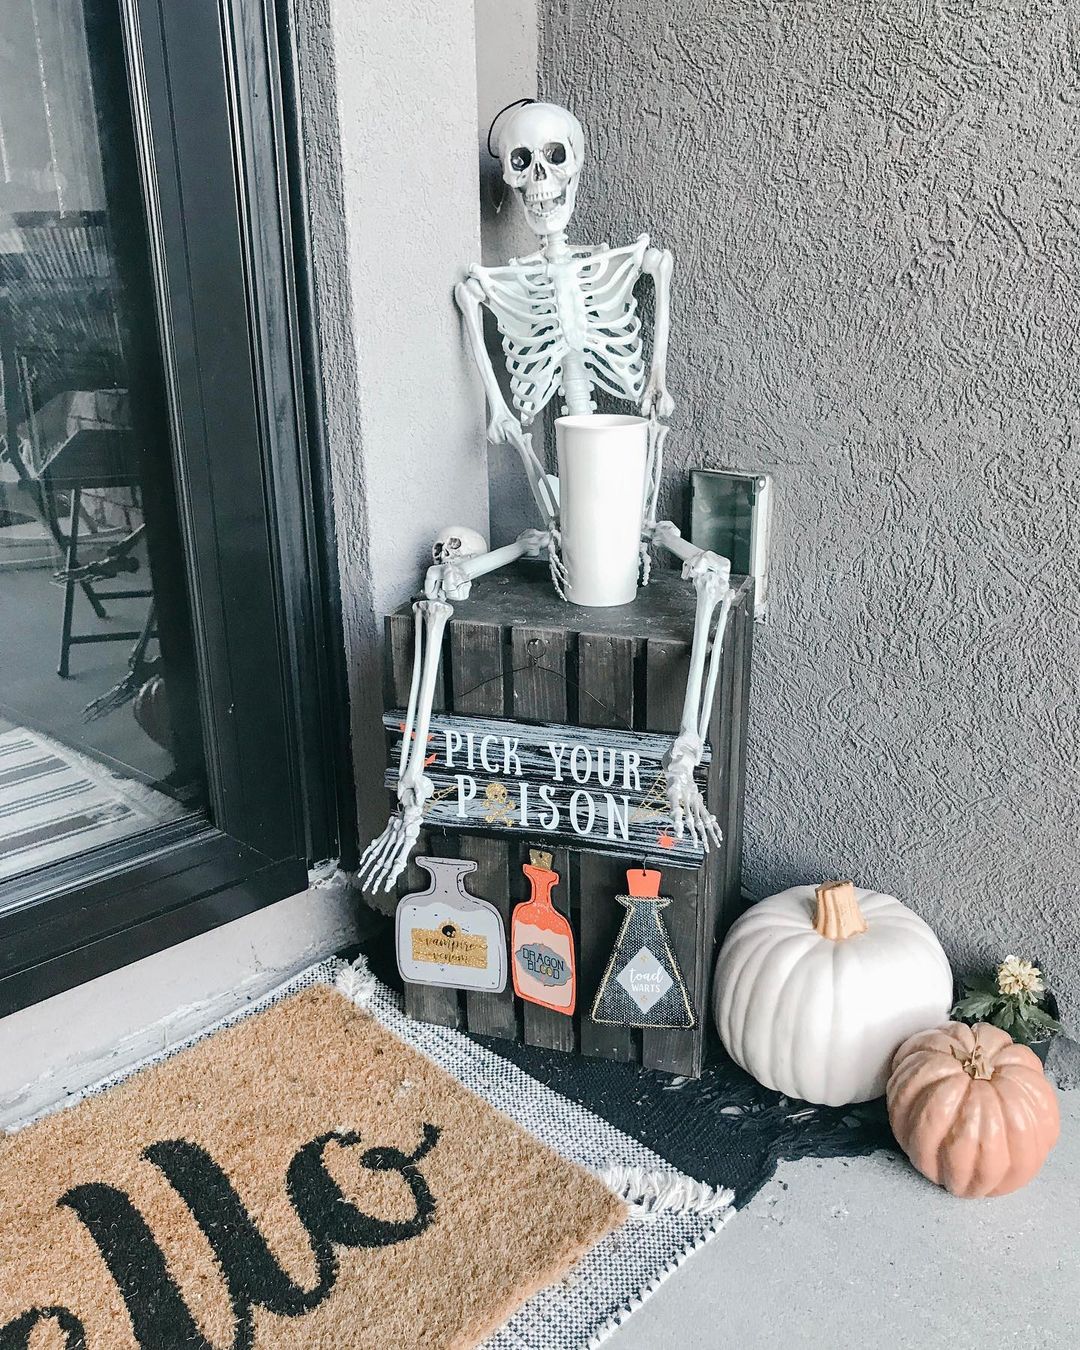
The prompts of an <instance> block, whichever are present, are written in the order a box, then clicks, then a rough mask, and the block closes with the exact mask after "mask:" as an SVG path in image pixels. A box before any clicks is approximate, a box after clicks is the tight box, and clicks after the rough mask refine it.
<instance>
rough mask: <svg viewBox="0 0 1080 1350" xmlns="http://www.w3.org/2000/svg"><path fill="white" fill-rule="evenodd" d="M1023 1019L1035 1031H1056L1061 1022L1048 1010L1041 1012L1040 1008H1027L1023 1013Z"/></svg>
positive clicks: (1058, 1029) (1059, 1027) (1059, 1028)
mask: <svg viewBox="0 0 1080 1350" xmlns="http://www.w3.org/2000/svg"><path fill="white" fill-rule="evenodd" d="M1024 1021H1025V1022H1027V1023H1028V1024H1029V1025H1030V1026H1031V1027H1033V1028H1034V1029H1035V1030H1036V1031H1037V1032H1047V1031H1049V1032H1058V1031H1060V1030H1061V1023H1060V1022H1059V1021H1058V1020H1057V1018H1056V1017H1051V1016H1050V1014H1049V1013H1048V1012H1043V1010H1042V1009H1041V1008H1034V1007H1032V1008H1028V1009H1027V1010H1026V1011H1025V1013H1024Z"/></svg>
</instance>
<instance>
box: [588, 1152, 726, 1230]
mask: <svg viewBox="0 0 1080 1350" xmlns="http://www.w3.org/2000/svg"><path fill="white" fill-rule="evenodd" d="M596 1175H597V1176H598V1177H599V1178H600V1180H601V1181H602V1182H603V1183H604V1185H605V1186H607V1187H608V1188H609V1189H610V1190H613V1191H614V1192H615V1194H616V1195H617V1196H619V1197H620V1198H621V1199H623V1200H625V1201H626V1203H627V1204H628V1205H629V1206H630V1214H631V1217H632V1218H635V1219H655V1218H658V1217H659V1216H660V1215H661V1214H715V1215H718V1216H723V1215H726V1214H727V1212H728V1211H729V1210H730V1208H731V1203H732V1201H733V1200H734V1199H735V1192H734V1191H732V1190H728V1189H727V1188H726V1187H725V1188H724V1189H716V1188H714V1187H712V1186H709V1185H706V1183H705V1182H704V1181H695V1180H694V1179H693V1178H692V1177H688V1176H684V1175H683V1174H682V1173H681V1172H674V1171H671V1172H661V1171H650V1170H649V1169H648V1168H645V1167H624V1166H622V1165H620V1164H618V1163H610V1164H609V1165H608V1166H607V1167H605V1168H604V1169H603V1170H602V1171H600V1172H598V1173H597V1174H596Z"/></svg>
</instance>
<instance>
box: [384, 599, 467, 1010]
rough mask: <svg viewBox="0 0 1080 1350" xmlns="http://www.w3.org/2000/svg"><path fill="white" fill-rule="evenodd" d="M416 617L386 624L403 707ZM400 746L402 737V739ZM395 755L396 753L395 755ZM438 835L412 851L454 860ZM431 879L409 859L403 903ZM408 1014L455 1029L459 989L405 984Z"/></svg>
mask: <svg viewBox="0 0 1080 1350" xmlns="http://www.w3.org/2000/svg"><path fill="white" fill-rule="evenodd" d="M413 627H414V625H413V616H412V613H411V612H408V611H407V612H406V613H404V614H401V613H398V614H391V615H390V617H389V618H388V619H387V621H386V636H387V644H386V645H387V651H388V652H389V657H390V684H391V688H392V691H393V699H394V702H395V704H400V705H402V706H404V705H405V704H406V703H408V700H409V685H410V683H411V681H412V666H413ZM445 701H446V700H445V695H444V685H443V681H442V680H439V681H438V682H437V683H436V686H435V706H436V707H437V708H442V707H443V706H444V705H445ZM398 739H399V743H400V736H399V738H398ZM395 753H396V752H395ZM389 768H390V770H391V771H392V773H393V781H394V782H395V783H396V782H397V759H396V758H394V757H393V756H392V757H391V758H390V761H389ZM434 838H435V836H433V835H432V833H431V832H430V831H428V830H424V831H422V832H421V835H420V841H419V844H418V845H417V847H416V848H415V849H414V850H413V857H415V856H416V854H417V853H434V854H435V855H436V856H442V857H453V853H452V852H451V848H452V846H451V844H450V842H449V841H448V840H447V839H446V837H445V836H441V837H439V842H438V845H437V846H436V845H435V843H434ZM429 880H430V878H429V877H428V874H427V873H426V872H423V871H421V869H420V868H419V867H417V865H416V864H415V863H414V862H413V861H412V859H410V860H409V865H408V867H406V869H405V871H404V872H403V873H402V874H401V876H400V877H399V878H398V883H397V895H398V899H399V900H400V899H401V897H402V896H403V895H408V894H409V893H410V892H411V891H422V890H425V889H426V887H427V883H428V881H429ZM405 1011H406V1012H407V1013H408V1014H409V1016H410V1017H415V1018H418V1019H419V1020H420V1021H423V1022H437V1023H438V1024H439V1025H440V1026H444V1027H456V1026H459V1025H460V1022H461V1012H460V998H459V995H458V992H457V990H456V989H441V988H439V987H437V986H435V985H430V984H410V983H408V982H406V983H405Z"/></svg>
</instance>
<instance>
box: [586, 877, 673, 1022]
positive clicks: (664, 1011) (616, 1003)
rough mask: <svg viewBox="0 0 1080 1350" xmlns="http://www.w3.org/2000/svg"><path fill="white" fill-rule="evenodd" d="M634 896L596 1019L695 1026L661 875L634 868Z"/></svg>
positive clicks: (626, 901) (626, 898) (625, 898)
mask: <svg viewBox="0 0 1080 1350" xmlns="http://www.w3.org/2000/svg"><path fill="white" fill-rule="evenodd" d="M626 880H627V884H628V886H629V889H630V894H629V895H617V896H616V897H615V898H616V900H618V902H619V904H620V905H625V906H626V911H627V913H626V917H625V918H624V919H623V921H622V927H621V928H620V929H619V936H618V938H617V939H616V941H615V949H614V951H613V952H612V953H611V959H610V960H609V961H608V963H607V969H606V970H605V971H604V978H603V979H602V980H601V981H600V988H599V989H598V990H597V991H596V998H595V1000H594V1001H593V1006H592V1019H593V1021H594V1022H606V1023H609V1024H611V1025H613V1026H620V1027H692V1026H693V1025H694V1008H693V1004H692V1003H691V1001H690V995H689V993H688V991H687V988H686V982H685V981H684V979H683V976H682V971H681V970H680V969H679V963H678V961H677V960H676V959H675V953H674V952H673V951H672V950H671V942H670V941H669V939H668V935H667V930H666V929H665V928H664V924H663V921H662V919H661V918H660V911H661V910H662V909H666V908H667V906H668V905H670V904H671V901H670V900H669V899H667V898H666V897H664V896H661V895H660V894H659V890H660V873H659V872H657V871H652V870H650V869H648V868H644V867H637V868H631V869H630V871H629V872H627V874H626Z"/></svg>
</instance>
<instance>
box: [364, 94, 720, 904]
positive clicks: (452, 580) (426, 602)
mask: <svg viewBox="0 0 1080 1350" xmlns="http://www.w3.org/2000/svg"><path fill="white" fill-rule="evenodd" d="M498 147H499V158H500V160H501V163H502V171H503V178H504V180H505V182H506V183H507V184H508V185H509V186H510V187H511V188H513V189H514V191H515V192H516V193H517V195H518V197H519V199H520V201H521V204H522V206H523V208H524V212H525V219H526V221H527V222H528V224H529V227H530V228H531V229H532V231H533V232H534V233H535V234H536V235H537V236H538V239H539V244H540V247H539V251H538V252H536V253H532V254H529V255H528V256H527V257H524V258H514V259H511V261H510V262H509V263H508V264H507V265H506V266H504V267H479V266H477V267H473V268H472V269H471V271H470V272H469V275H468V277H467V278H466V279H465V280H464V281H463V282H461V283H460V284H459V285H458V286H457V288H456V290H455V298H456V300H457V303H458V306H459V308H460V310H461V313H462V316H463V318H464V321H465V327H466V331H467V332H468V335H469V340H470V345H471V347H472V353H473V357H474V359H475V361H476V364H477V367H478V368H479V371H480V377H481V380H482V382H483V386H484V392H485V394H486V397H487V405H488V426H487V436H488V440H489V441H490V442H491V443H492V444H496V445H499V444H508V445H512V446H513V447H514V448H515V450H516V451H517V452H518V455H519V456H520V458H521V461H522V465H523V466H524V469H525V474H526V477H527V479H528V483H529V488H530V490H531V492H532V495H533V498H534V501H535V503H536V507H537V510H538V511H539V513H540V517H541V520H542V522H543V528H542V529H530V530H525V531H524V532H523V533H522V534H521V535H519V536H518V538H517V539H516V540H515V542H514V543H512V544H508V545H506V546H505V547H503V548H498V549H494V550H493V551H490V552H488V551H487V549H486V545H484V541H483V540H482V538H481V537H480V536H479V535H477V534H476V533H475V531H471V530H467V529H464V528H462V527H450V528H448V529H447V530H444V531H443V532H442V533H441V534H440V535H439V538H438V539H437V540H436V541H435V545H434V548H433V551H432V556H433V560H434V561H433V565H432V566H431V567H430V568H429V569H428V571H427V575H426V577H425V581H424V596H423V599H420V600H418V601H416V603H415V604H414V605H413V613H414V616H415V645H414V651H413V671H412V684H411V688H410V692H409V706H408V709H407V712H406V716H405V734H404V736H403V738H402V743H401V756H400V761H399V765H398V787H397V796H398V804H399V809H398V812H397V813H396V814H395V815H394V816H392V817H391V820H390V822H389V824H388V825H387V827H386V829H385V830H384V831H383V833H382V834H381V835H379V837H378V838H377V839H375V840H373V841H372V843H371V844H370V845H369V846H368V848H367V849H366V851H365V853H364V855H363V857H362V858H361V860H360V868H359V871H358V880H359V882H360V884H361V885H363V886H365V887H366V888H367V889H370V890H378V889H380V888H382V889H384V890H390V889H391V887H392V886H393V884H394V882H395V880H396V878H397V877H398V875H399V874H400V873H401V871H402V870H403V868H404V867H405V864H406V862H407V861H408V857H409V854H410V852H411V850H412V848H413V845H414V844H415V843H416V840H417V838H418V836H419V833H420V827H421V824H422V822H423V814H424V804H425V802H426V801H427V800H428V799H429V798H430V796H431V794H432V784H431V781H430V779H429V778H428V777H427V776H426V774H425V773H424V757H425V749H426V747H427V742H428V734H429V729H430V721H431V709H432V702H433V697H434V692H435V682H436V679H437V675H438V666H439V659H440V655H441V651H442V640H443V633H444V631H445V628H446V624H447V621H448V620H449V618H450V616H451V614H452V613H453V605H452V603H451V602H452V601H455V600H465V599H467V598H468V596H469V591H470V589H471V586H472V583H473V581H474V580H475V579H476V578H477V577H480V576H484V575H486V574H487V573H489V572H493V571H496V570H497V569H498V568H501V567H505V566H508V565H509V564H510V563H512V562H514V561H516V560H517V559H519V558H522V557H532V558H537V557H539V556H540V555H541V553H542V552H545V551H546V553H547V557H548V566H549V568H550V572H551V579H552V584H553V585H554V586H555V588H556V590H557V591H558V592H559V594H560V595H563V588H564V585H565V583H566V570H565V567H564V565H563V562H562V559H561V557H560V542H561V541H560V536H559V492H558V481H557V480H556V479H554V478H552V477H551V476H550V475H548V474H547V473H546V472H545V469H544V466H543V464H542V463H541V462H540V459H539V458H538V456H537V455H536V453H535V451H534V450H533V446H532V435H531V432H530V426H531V424H532V422H533V420H534V419H535V418H536V417H537V415H538V414H539V413H541V412H542V411H543V409H544V408H545V407H546V406H547V405H548V404H549V403H550V402H551V401H552V400H553V399H554V398H555V395H556V393H557V394H558V395H559V396H560V399H561V406H562V411H563V413H564V414H567V413H570V414H577V415H581V414H591V413H593V412H595V411H596V402H595V399H594V393H595V391H596V390H597V389H599V390H602V391H603V392H604V393H606V394H609V395H612V396H614V397H615V398H616V399H621V400H625V401H628V402H630V403H632V404H635V405H636V406H637V409H638V411H639V412H640V414H641V416H643V417H646V418H648V419H649V454H648V461H647V468H646V485H645V510H644V518H643V520H642V536H641V537H642V545H641V557H642V582H643V584H647V582H648V579H649V566H650V556H649V549H650V546H659V547H662V548H665V549H667V550H668V551H669V552H670V553H672V554H673V555H674V556H675V557H676V558H677V559H679V560H680V561H681V563H682V575H683V577H684V578H685V579H686V580H687V581H690V582H691V583H692V584H693V586H694V589H695V591H696V610H695V618H694V636H693V644H692V647H691V656H690V673H689V677H688V679H687V685H686V693H685V697H684V700H683V710H682V717H681V721H680V727H679V732H678V735H677V736H676V737H675V740H674V743H673V745H672V747H671V749H670V751H669V752H668V754H667V756H666V758H665V769H666V778H667V785H666V797H667V806H668V810H669V811H670V813H671V817H672V820H673V823H674V828H675V834H676V836H677V837H678V838H680V839H681V838H682V837H683V834H684V832H685V831H689V833H690V837H691V839H692V840H693V841H694V842H695V843H699V844H700V845H701V846H702V847H703V848H704V849H705V850H706V851H707V850H708V848H709V846H710V842H711V843H714V844H719V843H720V842H721V834H720V829H719V827H718V825H717V823H716V820H715V818H714V817H713V816H712V814H711V813H710V812H709V811H708V810H707V809H706V808H705V804H704V802H703V801H702V798H701V794H700V792H699V790H698V787H697V785H696V783H695V782H694V770H695V768H696V767H697V766H698V765H699V764H700V762H701V759H702V755H703V753H704V745H705V735H706V728H707V726H708V722H709V716H710V712H711V709H712V704H713V698H714V695H715V691H716V684H717V678H718V676H719V671H720V655H721V648H722V644H723V639H724V632H725V629H726V626H727V620H728V613H729V611H730V608H731V603H732V600H733V597H734V592H733V591H732V589H731V586H730V584H729V578H730V572H731V567H730V563H729V562H728V560H727V559H726V558H722V557H720V556H719V555H717V554H715V553H711V552H708V551H706V550H703V549H699V548H696V547H695V546H694V545H693V544H690V543H689V542H687V541H686V540H684V539H683V538H682V537H681V534H680V531H679V529H678V528H677V527H676V526H675V525H674V524H673V523H672V522H671V521H670V520H661V521H657V519H656V511H657V498H658V495H659V489H660V481H661V476H662V470H663V445H664V438H665V437H666V435H667V431H668V428H667V425H666V423H665V422H664V421H663V420H662V419H666V418H667V417H669V416H670V415H671V413H672V411H673V408H674V404H673V402H672V399H671V396H670V394H669V393H668V390H667V347H668V328H669V318H670V304H671V271H672V258H671V254H670V253H669V252H667V250H666V249H657V248H653V247H652V246H651V244H650V243H649V237H648V235H642V236H641V237H640V238H639V239H638V240H637V241H636V242H635V243H633V244H626V245H620V246H618V247H615V248H611V247H609V246H608V245H607V244H600V245H596V246H594V245H582V244H571V243H568V242H567V238H566V228H567V225H568V224H569V222H570V217H571V215H572V214H573V211H574V205H575V202H576V199H577V190H578V184H579V181H580V177H581V170H582V164H583V158H584V148H585V136H584V132H583V130H582V127H581V124H580V123H579V122H578V120H577V118H576V117H574V116H573V114H572V113H570V112H568V111H567V110H566V109H564V108H559V107H556V106H554V105H553V104H549V103H527V104H526V105H525V106H524V107H519V108H517V109H516V110H515V111H513V112H511V113H509V114H508V115H507V116H505V118H504V119H502V121H501V125H499V130H498ZM643 274H645V275H648V276H649V277H650V278H651V279H652V282H653V285H654V288H655V297H656V304H655V326H654V332H653V339H652V350H651V358H650V361H649V364H648V368H647V369H646V363H645V357H644V352H643V343H642V335H641V321H640V319H639V318H638V313H637V300H636V298H635V295H634V288H635V286H636V285H637V283H638V281H639V280H640V278H641V276H642V275H643ZM484 308H486V309H488V310H489V311H490V312H491V313H492V315H493V316H494V318H495V320H496V323H497V324H498V327H499V331H500V333H501V335H502V346H503V352H504V355H505V360H506V367H507V371H508V373H509V376H510V403H511V404H512V408H511V406H509V405H508V404H507V402H506V400H505V399H504V397H503V393H502V390H501V388H500V386H499V381H498V377H497V376H496V373H495V370H494V368H493V366H492V364H491V360H490V358H489V356H488V353H487V349H486V347H485V345H484V333H483V315H482V311H483V309H484ZM564 598H565V596H564ZM718 609H719V615H718V616H717V617H716V627H715V633H714V634H713V636H712V640H711V651H710V632H711V630H712V626H713V619H714V616H715V615H716V612H717V610H718Z"/></svg>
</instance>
